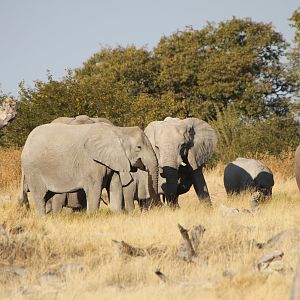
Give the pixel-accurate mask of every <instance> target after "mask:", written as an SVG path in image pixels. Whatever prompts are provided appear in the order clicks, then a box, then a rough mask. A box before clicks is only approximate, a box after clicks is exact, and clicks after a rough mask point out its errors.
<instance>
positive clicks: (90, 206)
mask: <svg viewBox="0 0 300 300" xmlns="http://www.w3.org/2000/svg"><path fill="white" fill-rule="evenodd" d="M84 191H85V193H86V196H87V211H88V212H94V211H96V210H98V209H99V206H100V198H101V192H102V182H100V183H99V182H98V183H95V184H93V185H89V186H88V187H87V188H84Z"/></svg>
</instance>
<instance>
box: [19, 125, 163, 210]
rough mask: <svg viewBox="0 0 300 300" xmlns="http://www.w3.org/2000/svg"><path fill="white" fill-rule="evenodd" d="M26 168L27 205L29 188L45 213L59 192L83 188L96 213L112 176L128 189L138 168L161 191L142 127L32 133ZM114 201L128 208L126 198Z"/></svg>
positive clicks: (43, 129)
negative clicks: (147, 175) (49, 201)
mask: <svg viewBox="0 0 300 300" xmlns="http://www.w3.org/2000/svg"><path fill="white" fill-rule="evenodd" d="M49 141H51V143H50V144H49ZM21 164H22V182H21V201H22V199H23V198H24V195H25V194H26V192H27V191H28V190H29V191H30V192H31V193H32V194H33V198H34V200H35V204H36V207H37V209H38V212H39V213H40V214H45V213H46V202H47V201H48V200H49V199H50V198H51V197H52V196H53V195H54V194H56V193H59V194H61V193H71V192H75V191H78V190H83V191H84V192H85V194H86V198H87V210H88V211H90V212H91V211H94V210H96V209H97V208H98V207H99V199H100V197H101V192H102V188H103V187H104V186H105V185H106V183H107V180H108V177H109V176H110V175H111V174H112V172H118V174H119V176H118V177H115V180H119V182H118V184H119V185H120V184H121V185H122V186H126V185H128V184H129V183H130V182H131V181H132V177H131V175H130V171H131V170H132V168H141V169H143V170H144V169H146V170H148V172H149V176H150V178H151V184H152V190H153V191H154V193H157V180H158V179H157V175H158V165H157V159H156V156H155V153H154V151H153V149H152V146H151V144H150V142H149V140H148V139H147V137H146V136H145V134H144V132H143V131H142V130H141V129H140V128H138V127H115V126H111V125H109V124H105V123H93V124H84V125H73V126H69V125H67V124H60V123H52V124H45V125H41V126H38V127H36V128H35V129H34V130H33V131H32V132H31V133H30V134H29V136H28V138H27V140H26V143H25V145H24V148H23V151H22V154H21ZM110 200H111V201H112V202H113V206H114V207H115V208H120V209H121V208H122V205H123V203H122V198H120V197H115V198H114V197H112V198H111V199H110Z"/></svg>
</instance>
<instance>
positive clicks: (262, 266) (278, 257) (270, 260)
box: [256, 250, 284, 272]
mask: <svg viewBox="0 0 300 300" xmlns="http://www.w3.org/2000/svg"><path fill="white" fill-rule="evenodd" d="M283 255H284V253H283V252H282V251H280V250H275V251H273V252H270V253H267V254H265V255H263V256H262V257H260V258H259V259H258V261H257V262H256V270H258V271H260V272H272V271H282V270H283V269H284V265H283V263H282V262H281V261H282V257H283ZM278 262H280V263H278Z"/></svg>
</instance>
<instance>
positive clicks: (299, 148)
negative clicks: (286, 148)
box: [295, 145, 300, 191]
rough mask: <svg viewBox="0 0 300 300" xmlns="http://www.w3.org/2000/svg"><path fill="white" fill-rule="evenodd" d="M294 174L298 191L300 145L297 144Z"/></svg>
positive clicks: (299, 185)
mask: <svg viewBox="0 0 300 300" xmlns="http://www.w3.org/2000/svg"><path fill="white" fill-rule="evenodd" d="M295 175H296V181H297V185H298V189H299V191H300V145H299V146H298V148H297V149H296V152H295Z"/></svg>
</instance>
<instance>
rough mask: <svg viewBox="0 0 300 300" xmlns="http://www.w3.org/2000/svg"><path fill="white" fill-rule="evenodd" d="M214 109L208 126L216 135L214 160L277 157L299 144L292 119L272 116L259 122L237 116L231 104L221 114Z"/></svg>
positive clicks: (297, 124) (295, 125) (299, 138)
mask: <svg viewBox="0 0 300 300" xmlns="http://www.w3.org/2000/svg"><path fill="white" fill-rule="evenodd" d="M216 110H217V119H216V120H212V121H211V122H210V124H211V125H212V126H213V127H214V128H215V130H216V133H217V136H218V144H217V150H216V153H215V156H216V159H217V160H221V161H223V162H224V163H228V162H230V161H232V160H235V159H236V158H237V157H239V156H241V157H256V158H259V157H260V156H261V155H263V154H271V155H274V156H278V155H280V153H282V152H288V151H290V150H292V151H294V150H295V149H296V147H297V146H298V145H299V143H300V131H299V125H300V124H299V122H296V121H295V120H294V119H293V118H292V117H286V118H282V117H278V116H273V117H271V118H269V119H267V120H262V121H259V120H255V119H253V118H249V117H245V116H243V115H241V114H240V112H239V111H238V110H237V109H236V108H235V106H233V105H230V106H228V107H227V108H226V109H225V110H223V111H220V110H219V109H216Z"/></svg>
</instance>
